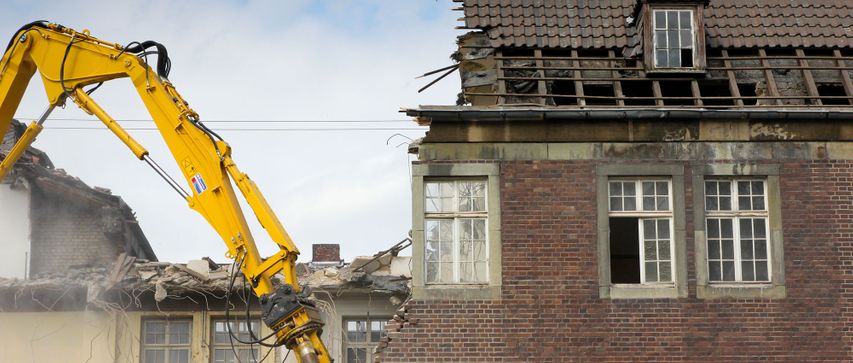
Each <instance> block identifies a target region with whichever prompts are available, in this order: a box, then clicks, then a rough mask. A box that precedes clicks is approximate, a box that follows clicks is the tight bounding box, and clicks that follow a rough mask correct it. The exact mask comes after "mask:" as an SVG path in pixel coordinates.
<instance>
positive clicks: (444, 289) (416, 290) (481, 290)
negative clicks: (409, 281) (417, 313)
mask: <svg viewBox="0 0 853 363" xmlns="http://www.w3.org/2000/svg"><path fill="white" fill-rule="evenodd" d="M412 298H413V299H418V300H497V299H500V298H501V287H500V286H495V285H428V286H413V287H412Z"/></svg>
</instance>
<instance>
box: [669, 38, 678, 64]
mask: <svg viewBox="0 0 853 363" xmlns="http://www.w3.org/2000/svg"><path fill="white" fill-rule="evenodd" d="M672 33H675V32H672ZM669 66H670V67H679V66H681V50H680V49H678V48H672V49H670V50H669Z"/></svg>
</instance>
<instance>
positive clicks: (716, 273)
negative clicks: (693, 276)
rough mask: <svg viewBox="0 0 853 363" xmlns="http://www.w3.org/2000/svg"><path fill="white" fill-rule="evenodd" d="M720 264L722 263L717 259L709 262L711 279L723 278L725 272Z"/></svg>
mask: <svg viewBox="0 0 853 363" xmlns="http://www.w3.org/2000/svg"><path fill="white" fill-rule="evenodd" d="M720 266H721V264H720V263H719V262H716V261H712V262H709V263H708V279H710V280H711V281H722V280H723V272H722V269H721V268H720Z"/></svg>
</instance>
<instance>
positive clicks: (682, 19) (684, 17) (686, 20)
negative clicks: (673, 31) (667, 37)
mask: <svg viewBox="0 0 853 363" xmlns="http://www.w3.org/2000/svg"><path fill="white" fill-rule="evenodd" d="M678 18H679V24H678V25H679V28H680V29H690V28H692V27H693V19H690V12H689V11H679V12H678Z"/></svg>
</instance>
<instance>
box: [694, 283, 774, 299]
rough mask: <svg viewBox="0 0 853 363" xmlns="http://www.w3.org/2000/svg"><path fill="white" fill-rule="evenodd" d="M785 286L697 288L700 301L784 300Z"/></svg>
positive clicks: (759, 285)
mask: <svg viewBox="0 0 853 363" xmlns="http://www.w3.org/2000/svg"><path fill="white" fill-rule="evenodd" d="M786 294H787V291H786V289H785V286H784V285H773V284H709V285H704V286H702V285H699V286H696V297H698V298H699V299H706V300H713V299H726V298H733V299H784V298H785V296H786Z"/></svg>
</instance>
